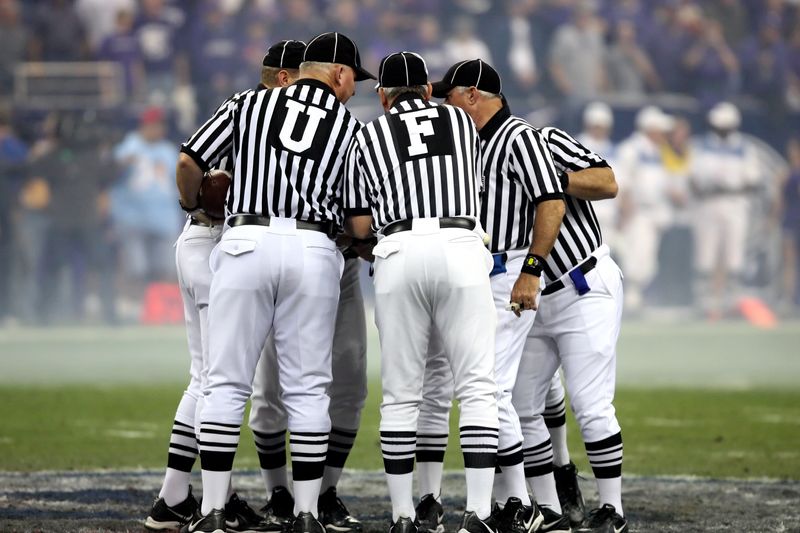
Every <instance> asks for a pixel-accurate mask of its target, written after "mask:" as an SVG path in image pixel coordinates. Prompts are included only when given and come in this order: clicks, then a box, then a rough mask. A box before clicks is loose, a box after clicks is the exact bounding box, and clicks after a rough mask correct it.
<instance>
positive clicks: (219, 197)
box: [199, 169, 231, 219]
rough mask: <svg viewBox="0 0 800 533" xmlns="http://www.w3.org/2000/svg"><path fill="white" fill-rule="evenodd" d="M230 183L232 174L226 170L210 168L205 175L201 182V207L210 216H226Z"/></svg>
mask: <svg viewBox="0 0 800 533" xmlns="http://www.w3.org/2000/svg"><path fill="white" fill-rule="evenodd" d="M230 184H231V175H230V173H228V172H226V171H224V170H217V169H215V170H210V171H209V172H208V173H207V174H206V175H205V176H203V181H202V183H201V184H200V198H199V200H200V207H201V208H203V211H205V212H206V214H207V215H208V216H209V217H211V218H217V219H223V218H225V203H226V201H227V198H228V187H229V186H230Z"/></svg>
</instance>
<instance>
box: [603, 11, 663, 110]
mask: <svg viewBox="0 0 800 533" xmlns="http://www.w3.org/2000/svg"><path fill="white" fill-rule="evenodd" d="M607 65H608V80H609V86H610V90H611V91H612V92H615V93H617V94H619V95H633V96H641V95H642V94H644V93H645V92H652V91H657V90H659V89H660V88H661V80H660V79H659V78H658V74H657V73H656V70H655V68H653V63H652V62H651V61H650V58H649V57H648V55H647V52H646V51H645V50H644V48H642V47H641V46H639V43H638V41H637V39H636V27H635V26H634V25H633V22H631V21H629V20H621V21H619V22H618V23H617V24H616V26H615V28H614V41H613V44H612V45H611V46H610V47H609V49H608V58H607Z"/></svg>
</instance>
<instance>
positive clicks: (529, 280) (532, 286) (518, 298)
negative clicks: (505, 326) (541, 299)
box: [511, 272, 540, 316]
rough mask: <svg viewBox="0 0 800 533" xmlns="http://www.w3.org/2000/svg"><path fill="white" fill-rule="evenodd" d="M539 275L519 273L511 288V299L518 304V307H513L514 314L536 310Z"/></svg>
mask: <svg viewBox="0 0 800 533" xmlns="http://www.w3.org/2000/svg"><path fill="white" fill-rule="evenodd" d="M539 281H540V279H539V276H533V275H531V274H525V273H524V272H523V273H521V274H520V275H519V278H517V282H516V283H514V288H513V289H511V301H512V302H516V303H518V304H519V305H520V307H519V308H514V309H513V311H514V314H515V315H517V316H520V313H521V312H522V311H526V310H531V311H536V309H537V307H538V306H537V304H536V297H537V296H538V295H539Z"/></svg>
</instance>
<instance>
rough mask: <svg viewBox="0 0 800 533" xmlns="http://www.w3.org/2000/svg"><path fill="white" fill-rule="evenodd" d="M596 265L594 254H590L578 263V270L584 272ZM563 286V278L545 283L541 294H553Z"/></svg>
mask: <svg viewBox="0 0 800 533" xmlns="http://www.w3.org/2000/svg"><path fill="white" fill-rule="evenodd" d="M596 265H597V258H596V257H595V256H591V257H590V258H589V259H587V260H586V261H584V262H583V263H581V264H580V265H578V267H577V268H578V270H580V271H581V272H583V273H584V274H586V273H587V272H589V271H591V270H592V269H593V268H594V267H595V266H596ZM563 288H564V280H562V279H559V280H557V281H554V282H553V283H550V284H549V285H547V286H546V287H545V288H544V290H543V291H542V296H545V295H548V294H553V293H554V292H558V291H560V290H561V289H563Z"/></svg>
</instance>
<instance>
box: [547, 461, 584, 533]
mask: <svg viewBox="0 0 800 533" xmlns="http://www.w3.org/2000/svg"><path fill="white" fill-rule="evenodd" d="M553 477H555V479H556V492H558V501H559V502H560V503H561V510H562V511H563V513H564V516H566V517H567V518H569V523H570V524H572V525H573V526H577V525H579V524H580V523H581V522H583V518H584V514H585V513H586V504H585V503H584V501H583V494H581V488H580V487H579V486H578V470H577V469H576V468H575V463H573V462H572V461H570V462H569V464H566V465H564V466H557V467H555V468H554V469H553Z"/></svg>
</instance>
